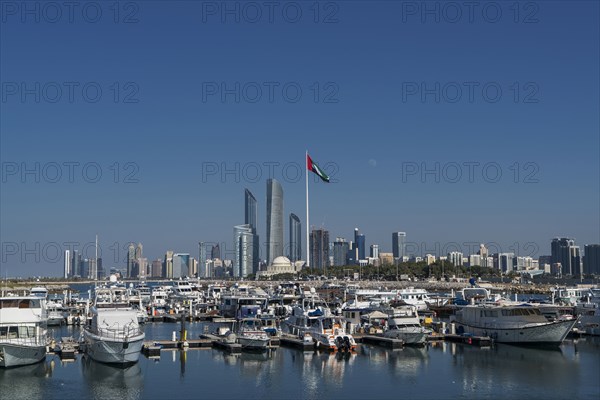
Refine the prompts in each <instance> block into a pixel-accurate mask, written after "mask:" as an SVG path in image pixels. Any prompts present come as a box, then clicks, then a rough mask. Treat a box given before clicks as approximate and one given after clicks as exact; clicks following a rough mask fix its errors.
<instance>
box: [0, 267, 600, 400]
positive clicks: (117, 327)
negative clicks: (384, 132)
mask: <svg viewBox="0 0 600 400" xmlns="http://www.w3.org/2000/svg"><path fill="white" fill-rule="evenodd" d="M140 286H141V287H143V288H144V295H143V296H139V293H140V292H139V291H138V290H137V288H136V286H135V285H129V287H128V286H127V285H124V284H122V283H120V282H118V281H117V280H116V279H114V278H111V279H110V280H109V281H107V282H104V283H102V284H98V285H95V287H90V288H89V289H87V296H86V295H85V292H86V291H81V292H79V293H77V295H75V296H72V295H71V294H69V295H67V296H63V297H62V298H61V296H59V294H57V293H54V294H53V300H52V302H53V303H54V304H61V305H62V307H63V308H64V309H68V310H69V312H68V313H65V314H64V315H63V319H61V320H59V321H58V323H57V322H56V321H53V322H52V323H51V324H48V323H47V322H48V321H49V320H50V318H54V317H51V316H50V315H49V313H48V310H47V308H46V304H47V301H48V300H47V298H49V296H50V295H48V294H47V293H44V290H42V289H40V288H39V287H38V288H35V289H34V290H33V291H32V293H30V295H25V296H20V297H18V296H14V295H12V296H11V295H10V293H9V294H6V293H5V297H3V300H2V301H3V303H2V308H1V309H0V311H2V312H3V313H4V314H3V315H9V314H6V313H7V310H8V311H9V312H10V310H11V307H13V309H14V310H19V311H20V312H21V313H23V312H25V311H21V310H27V308H26V307H25V306H24V305H23V306H21V305H20V304H21V302H26V303H27V304H28V305H29V308H32V307H33V309H35V307H34V306H35V305H36V304H37V306H36V307H38V310H39V311H38V313H37V315H38V317H37V321H38V322H35V321H33V322H31V323H32V324H33V325H32V326H34V327H35V326H38V328H37V329H38V330H37V332H39V333H40V334H41V335H42V336H43V337H44V338H45V342H44V343H46V346H45V347H43V355H42V356H41V358H39V359H37V360H32V359H30V358H27V357H23V364H33V365H25V366H22V367H16V368H2V369H0V386H1V387H2V389H3V390H4V389H5V382H6V380H5V379H1V378H3V377H10V376H13V375H17V374H18V372H14V371H18V370H21V369H22V370H23V371H29V370H31V371H33V372H32V373H33V376H34V377H35V376H39V377H41V376H46V377H51V378H52V379H54V377H55V376H56V375H58V376H61V375H60V374H62V373H67V372H65V371H72V372H73V371H74V370H73V368H79V369H78V373H79V374H80V375H81V379H82V380H83V381H85V382H87V383H88V385H91V386H93V387H94V388H95V389H94V390H98V387H97V384H98V380H102V379H104V378H103V377H106V379H108V380H109V381H110V382H117V383H118V384H117V385H115V386H113V387H112V388H111V390H110V391H108V392H107V393H113V394H115V393H116V392H113V391H114V390H117V389H118V388H119V387H120V388H121V390H123V391H124V393H125V395H126V396H127V398H140V399H141V398H161V395H160V394H161V393H164V392H161V388H162V386H161V388H157V387H156V385H160V381H161V380H163V381H164V379H168V378H163V377H161V378H157V379H158V381H159V382H154V381H149V380H148V379H149V378H148V377H151V376H152V375H153V374H154V373H157V372H156V370H157V369H163V368H164V369H165V370H164V371H163V372H162V375H164V376H165V377H166V376H168V375H169V374H170V373H171V372H170V370H172V369H173V367H175V368H176V369H177V368H178V369H179V378H178V382H179V383H181V382H187V380H188V379H189V380H190V382H189V385H190V386H189V387H187V386H186V385H184V389H183V390H184V391H183V392H180V389H178V393H184V395H183V397H184V398H185V397H194V394H195V393H196V392H195V391H194V390H196V389H192V387H194V388H195V386H194V385H193V384H192V381H194V379H193V378H191V377H189V378H188V376H189V374H190V371H194V370H196V369H199V371H200V370H202V371H204V372H203V375H202V376H205V375H210V374H212V373H214V371H216V370H219V369H222V368H225V369H233V370H232V371H229V373H230V374H234V375H235V374H240V375H241V376H242V377H243V380H245V379H248V376H251V375H252V374H256V379H257V382H262V381H263V380H264V382H270V385H272V386H271V387H269V388H268V394H269V395H268V396H267V397H270V398H276V397H277V395H278V394H279V395H283V392H282V390H284V389H283V388H282V387H280V385H279V384H278V383H276V379H275V378H276V377H278V378H277V379H279V377H280V379H282V380H283V381H285V382H286V383H285V384H286V385H288V386H289V388H290V389H293V390H298V391H299V392H298V393H302V395H299V396H292V397H293V398H304V397H305V396H306V395H308V394H309V393H308V392H307V390H309V389H308V388H307V387H304V386H306V385H308V386H311V385H312V389H311V390H314V393H313V395H314V396H316V397H321V396H325V395H328V396H330V397H331V396H332V395H333V393H334V392H332V391H331V390H333V389H332V388H333V387H334V386H335V385H336V384H337V385H342V386H343V388H344V389H343V391H344V395H343V397H344V398H360V397H359V396H358V394H359V393H363V395H364V396H371V397H374V396H377V397H382V398H395V397H394V396H391V393H394V390H399V389H397V388H396V386H394V388H396V389H393V390H392V387H387V389H386V390H384V391H382V392H381V393H378V392H377V390H378V389H377V388H375V389H371V391H370V392H368V394H367V393H365V392H364V388H361V389H360V390H359V389H358V388H355V389H356V390H355V391H354V390H352V391H351V388H353V387H354V380H359V381H361V382H363V383H364V386H365V387H372V385H373V383H380V384H381V382H380V381H379V378H378V377H373V376H372V374H374V373H375V372H374V371H379V373H380V374H381V373H382V372H383V371H387V372H386V373H387V374H391V375H390V376H391V377H392V379H391V380H390V381H387V383H385V384H384V385H383V386H384V387H385V386H386V385H391V384H392V383H391V382H405V383H406V379H408V382H412V384H413V385H417V386H411V385H410V384H409V385H408V386H407V387H405V388H404V389H402V390H408V391H407V392H406V393H404V394H405V395H410V396H412V397H413V398H430V397H431V396H428V394H429V395H431V393H432V392H428V389H427V388H426V387H423V382H422V379H423V378H424V377H425V376H429V379H435V380H436V381H437V380H439V379H440V378H441V377H446V376H454V377H455V378H456V379H459V378H460V380H461V381H463V382H464V380H465V379H466V376H467V375H464V374H472V373H474V371H473V370H472V368H471V363H477V362H480V359H484V360H488V361H486V364H485V365H484V366H483V367H481V370H479V371H478V372H477V374H475V375H474V376H473V377H471V378H472V379H475V380H474V381H473V383H472V384H471V385H474V386H473V387H472V388H470V387H465V386H464V385H463V387H462V389H461V390H462V392H461V393H462V394H461V396H463V397H466V398H479V397H478V394H477V391H476V390H474V389H473V388H475V387H476V388H479V389H482V390H484V391H485V390H486V389H485V388H486V387H487V388H489V390H490V393H494V392H493V391H494V390H498V389H497V388H496V389H494V387H496V385H500V382H498V383H497V384H496V383H490V382H487V381H486V382H480V380H481V379H484V380H485V379H488V380H489V376H490V374H492V375H493V374H494V370H495V369H500V370H502V369H504V365H503V363H504V362H507V360H508V362H511V363H515V364H516V365H517V366H518V368H521V369H525V366H524V365H529V367H528V368H530V369H531V368H534V367H537V365H536V363H539V362H540V361H539V360H546V359H547V360H552V361H551V362H552V363H555V364H549V362H550V361H548V362H546V361H544V364H543V365H544V373H545V374H547V373H556V372H554V369H555V368H560V366H561V365H562V364H565V363H571V364H572V365H571V367H570V368H575V369H576V370H578V371H579V372H578V376H581V375H585V373H587V372H588V371H587V370H586V372H583V369H577V368H578V367H577V366H578V363H580V362H583V360H586V359H587V360H588V362H589V363H590V366H588V367H586V368H591V370H590V371H589V372H591V373H596V374H597V368H596V367H594V368H592V367H591V365H592V364H593V363H594V362H596V363H598V362H600V342H599V341H600V337H598V336H597V335H594V333H595V331H586V330H585V329H584V328H588V327H589V326H590V325H592V324H593V323H594V319H593V318H594V316H593V314H594V313H595V312H596V310H597V304H598V296H597V295H596V294H597V292H595V291H593V290H591V289H589V288H588V289H587V290H582V291H580V292H578V293H580V297H578V298H576V299H574V300H572V299H570V300H567V299H566V298H564V299H562V298H561V299H562V300H560V301H557V302H556V303H554V304H552V303H550V304H545V303H540V300H539V299H538V300H536V301H537V302H528V301H517V300H518V298H517V297H513V298H512V299H511V298H510V296H506V297H503V296H501V295H499V294H498V293H495V294H493V293H492V292H493V290H492V289H483V288H480V287H477V285H476V284H474V283H472V284H471V287H465V288H463V289H462V290H461V291H459V292H458V293H457V294H456V295H454V296H453V294H454V293H450V294H447V295H446V296H445V297H444V296H439V295H436V301H435V304H434V303H432V302H430V300H431V299H432V297H431V296H429V294H428V292H427V290H425V289H421V290H414V289H410V290H406V289H402V290H397V291H395V290H393V289H389V288H381V289H373V288H372V289H369V290H363V291H360V290H357V289H356V287H357V284H356V283H354V284H352V285H347V286H349V287H350V290H352V295H349V292H350V290H348V288H345V286H343V285H339V287H338V288H336V291H335V292H334V291H332V285H331V284H328V283H325V284H324V285H323V286H326V289H327V291H326V292H325V291H322V290H321V288H320V287H319V286H317V285H313V286H307V285H305V284H303V283H301V282H296V283H294V284H288V285H285V286H286V293H287V296H288V301H287V304H283V303H282V302H280V301H278V299H279V298H281V293H280V292H279V289H278V288H279V287H281V286H277V287H273V286H271V287H266V288H265V287H263V288H257V287H256V286H255V285H253V284H248V283H245V284H243V285H240V284H233V285H230V286H227V285H220V295H219V296H213V295H211V294H210V293H211V291H210V290H204V289H203V287H207V286H206V285H202V282H199V281H194V282H185V283H182V282H178V283H176V284H174V285H172V289H171V288H169V287H168V286H165V285H156V284H150V285H146V284H142V285H140ZM190 287H193V288H194V289H193V290H191V291H190V290H189V288H190ZM340 290H341V292H340ZM155 291H156V293H158V296H155V295H154V293H155ZM407 293H413V294H416V293H418V296H420V297H421V298H419V299H417V298H411V297H409V298H408V300H409V302H406V301H404V298H405V297H406V296H407ZM22 294H27V293H22ZM336 296H340V297H336ZM411 296H412V295H411ZM73 297H75V299H77V300H76V301H75V302H74V301H73V300H72V298H73ZM157 297H160V298H161V301H160V303H157V302H156V300H155V299H156V298H157ZM337 298H346V299H350V301H337V300H336V299H337ZM550 298H552V296H551V297H550ZM153 299H154V300H153ZM440 299H444V302H443V306H441V307H445V308H446V309H447V315H446V313H439V314H438V312H436V311H432V310H438V311H439V310H440V308H439V307H440ZM327 300H330V301H331V304H330V303H329V302H328V301H327ZM421 300H423V301H425V300H427V302H426V303H425V307H424V306H423V305H422V304H421V303H419V304H415V302H416V301H419V302H420V301H421ZM571 301H573V303H572V304H571V303H570V302H571ZM23 304H25V303H23ZM53 307H54V306H53ZM430 307H431V309H430ZM157 310H160V311H159V312H157ZM207 310H211V311H210V312H207ZM72 315H77V316H78V318H79V321H80V323H76V321H77V320H76V319H73V318H71V322H69V319H68V317H69V316H72ZM583 317H586V318H587V319H586V318H584V321H585V325H581V324H579V322H580V318H583ZM468 318H471V319H470V320H469V319H468ZM12 319H14V320H16V318H14V317H12ZM0 322H1V323H4V325H5V326H9V325H11V323H7V322H6V318H5V317H4V316H3V318H2V319H1V320H0ZM36 324H37V325H36ZM559 329H560V331H559ZM4 330H5V331H7V332H8V334H7V335H6V334H5V335H4V336H5V339H4V340H5V341H6V338H8V337H14V334H13V336H11V335H10V332H12V331H13V328H8V329H6V328H4ZM528 330H532V331H533V332H534V334H529V333H527V332H528ZM17 331H18V334H19V335H20V331H19V330H18V329H17ZM505 331H507V332H511V333H510V334H511V335H514V336H505V334H504V332H505ZM521 332H523V333H521ZM588 332H591V334H588ZM17 336H18V335H17ZM567 337H569V338H570V339H567ZM523 338H527V339H526V340H523ZM1 339H2V337H0V340H1ZM503 342H508V343H528V344H530V345H533V347H525V348H521V347H519V346H512V345H511V344H504V343H503ZM1 344H2V343H1V342H0V345H1ZM5 347H6V346H5ZM582 348H583V349H584V352H585V354H586V356H585V357H583V358H580V355H581V354H582V352H581V349H582ZM6 353H7V351H6V350H5V349H4V348H3V353H2V354H6ZM494 354H501V357H500V358H497V356H494ZM518 354H523V355H527V359H521V360H520V362H521V363H523V364H524V365H520V364H519V361H516V360H514V361H510V360H511V357H512V358H519V357H521V356H519V355H518ZM568 355H571V356H570V357H571V358H569V356H568ZM502 357H506V360H505V359H503V358H502ZM467 359H469V360H471V361H468V362H467V361H460V360H467ZM40 360H41V361H40ZM38 361H39V362H38ZM13 362H14V357H13ZM457 362H458V364H459V366H457ZM290 363H291V366H290V365H289V364H290ZM463 363H464V364H463ZM530 363H531V364H530ZM173 364H174V365H173ZM281 365H287V366H286V367H285V368H290V370H289V371H281V370H277V372H275V369H274V368H279V367H280V366H281ZM276 366H277V367H276ZM355 366H356V367H355ZM492 366H493V368H492ZM563 366H564V365H563ZM576 367H577V368H576ZM307 368H308V369H307ZM440 369H443V371H440ZM167 370H169V371H167ZM294 371H296V372H294ZM292 373H300V376H302V379H303V380H305V382H304V386H301V387H299V386H297V385H298V383H297V382H296V383H290V382H287V381H286V379H287V378H286V377H287V375H289V374H292ZM506 373H507V374H508V375H511V374H512V372H506ZM570 373H572V372H570ZM261 374H263V375H261ZM318 374H320V377H319V378H317V375H318ZM415 374H417V375H415ZM430 374H433V375H431V376H430ZM461 374H462V375H461ZM568 374H569V373H567V375H568ZM410 377H413V378H410ZM417 377H418V378H417ZM482 377H483V378H482ZM471 378H469V379H471ZM40 379H42V378H40ZM44 379H47V378H44ZM52 379H50V381H52ZM150 379H152V378H150ZM215 379H217V378H215ZM332 379H333V381H332ZM511 379H512V378H511ZM514 379H517V378H516V377H515V378H514ZM524 379H532V378H531V377H530V376H528V374H524V375H523V376H522V377H519V378H518V379H517V380H516V381H515V382H518V384H519V391H520V390H521V387H522V386H523V384H527V385H530V384H529V383H528V382H524ZM536 379H537V378H535V379H534V382H535V381H536ZM26 381H27V380H24V382H26ZM323 381H325V382H327V383H326V384H325V386H324V387H322V386H323ZM166 382H167V381H165V383H166ZM336 382H337V383H336ZM456 382H457V381H456V380H453V381H452V382H445V384H446V385H447V386H448V388H447V389H448V390H449V391H452V390H457V388H456V387H455V386H457V383H456ZM38 383H40V382H38ZM265 384H266V383H265ZM273 385H275V386H273ZM331 385H333V386H331ZM42 386H44V385H42ZM185 387H187V388H185ZM407 388H408V389H407ZM417 388H418V390H417ZM238 389H239V388H237V387H227V388H222V387H221V388H220V390H222V391H223V392H216V390H217V389H216V388H215V387H214V385H213V386H211V388H210V389H208V390H209V392H210V391H211V390H213V391H215V392H212V393H213V395H214V396H217V394H218V395H221V396H223V395H225V397H226V398H230V397H233V398H237V396H238V395H239V393H238V392H237V390H238ZM246 389H247V390H249V393H250V395H249V396H248V395H246V396H244V397H251V398H256V397H264V396H265V393H267V392H265V391H264V390H267V389H266V387H262V386H261V385H257V384H256V383H254V384H252V388H246ZM409 389H410V390H409ZM40 390H41V391H40V393H44V397H45V398H46V397H48V396H47V390H49V389H48V388H46V389H40ZM78 390H81V389H78ZM206 390H207V388H206V387H202V391H203V392H205V391H206ZM531 390H534V386H531ZM544 390H545V389H544ZM582 390H583V392H582V396H579V397H577V398H587V397H589V398H593V397H594V396H593V394H597V393H598V391H599V390H600V388H599V386H598V384H597V383H596V382H594V383H592V382H588V383H587V384H586V385H583V388H582ZM416 391H418V392H419V394H418V395H416V393H415V392H416ZM539 391H540V388H539V387H535V395H533V392H532V397H539V396H538V394H539V393H538V392H539ZM542 392H544V391H543V390H542ZM3 393H4V392H3ZM7 393H8V392H7ZM70 393H71V392H70ZM72 393H73V396H74V397H73V398H75V397H76V396H75V393H78V392H77V390H74V391H72ZM79 393H80V392H79ZM100 393H102V391H101V392H100ZM517 393H520V392H517V391H515V392H514V394H515V398H517V397H516V394H517ZM556 393H560V392H556ZM556 393H555V392H552V396H549V397H547V398H561V397H560V396H554V397H553V395H555V394H556ZM115 395H116V394H115ZM69 396H70V394H69V395H68V396H66V398H69ZM33 397H35V396H33ZM49 397H50V398H52V397H53V396H49ZM55 397H60V398H63V396H62V393H61V396H58V395H57V394H56V393H55ZM94 397H96V398H106V397H104V395H99V396H96V395H95V396H94ZM287 397H290V396H289V395H287ZM333 397H334V398H339V393H337V392H336V394H335V395H333ZM451 397H453V396H451ZM16 398H22V397H19V396H16ZM437 398H439V396H437ZM442 398H444V397H443V396H442ZM507 398H511V393H509V395H508V396H507Z"/></svg>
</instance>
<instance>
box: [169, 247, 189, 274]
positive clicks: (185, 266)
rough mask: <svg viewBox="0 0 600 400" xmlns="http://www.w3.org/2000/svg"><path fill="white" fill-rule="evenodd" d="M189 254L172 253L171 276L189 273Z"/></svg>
mask: <svg viewBox="0 0 600 400" xmlns="http://www.w3.org/2000/svg"><path fill="white" fill-rule="evenodd" d="M189 264H190V255H189V254H187V253H175V254H173V278H183V277H185V276H189V275H190V271H189Z"/></svg>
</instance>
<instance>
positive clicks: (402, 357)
mask: <svg viewBox="0 0 600 400" xmlns="http://www.w3.org/2000/svg"><path fill="white" fill-rule="evenodd" d="M427 351H428V350H427V347H425V346H423V347H413V346H406V347H403V348H401V349H397V350H390V349H386V348H382V347H378V346H365V345H363V346H361V349H360V353H361V357H366V358H368V360H369V363H371V364H384V365H388V366H389V369H390V371H391V372H392V373H393V374H395V375H403V376H405V375H413V376H415V375H418V374H419V373H420V371H421V370H422V369H423V368H424V367H425V366H426V365H427V364H428V362H429V354H428V352H427Z"/></svg>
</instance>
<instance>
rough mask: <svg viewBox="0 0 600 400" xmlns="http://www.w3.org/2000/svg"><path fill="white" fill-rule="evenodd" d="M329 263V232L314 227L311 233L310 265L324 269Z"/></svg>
mask: <svg viewBox="0 0 600 400" xmlns="http://www.w3.org/2000/svg"><path fill="white" fill-rule="evenodd" d="M328 263H329V232H328V231H326V230H325V229H313V231H312V232H311V233H310V266H311V268H317V269H320V270H324V269H325V268H326V267H327V265H328Z"/></svg>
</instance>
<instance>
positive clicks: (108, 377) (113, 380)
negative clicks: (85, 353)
mask: <svg viewBox="0 0 600 400" xmlns="http://www.w3.org/2000/svg"><path fill="white" fill-rule="evenodd" d="M81 367H82V371H83V378H84V380H85V381H86V383H87V384H88V386H89V389H90V391H91V394H92V397H94V398H103V399H132V400H133V399H140V398H141V397H142V392H143V389H144V376H143V374H142V369H141V368H140V365H139V363H136V364H134V365H131V366H129V367H125V368H121V367H117V366H112V365H107V364H102V363H99V362H96V361H94V360H92V359H90V358H89V357H82V358H81Z"/></svg>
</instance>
